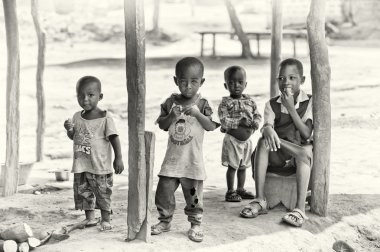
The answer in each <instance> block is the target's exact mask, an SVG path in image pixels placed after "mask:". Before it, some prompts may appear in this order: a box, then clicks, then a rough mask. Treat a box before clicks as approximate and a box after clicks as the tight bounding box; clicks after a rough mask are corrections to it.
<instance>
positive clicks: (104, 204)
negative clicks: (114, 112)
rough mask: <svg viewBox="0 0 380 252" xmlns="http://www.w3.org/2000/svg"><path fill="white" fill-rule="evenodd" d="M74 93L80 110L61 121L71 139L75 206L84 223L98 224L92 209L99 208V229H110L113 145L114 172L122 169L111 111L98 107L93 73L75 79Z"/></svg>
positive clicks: (98, 88) (100, 96)
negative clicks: (83, 214)
mask: <svg viewBox="0 0 380 252" xmlns="http://www.w3.org/2000/svg"><path fill="white" fill-rule="evenodd" d="M76 92H77V99H78V103H79V105H80V106H81V107H82V108H83V110H82V111H79V112H77V113H75V114H74V116H73V119H72V120H70V119H68V120H66V121H65V123H64V127H65V129H66V130H67V136H68V137H69V138H70V139H71V140H73V141H74V162H73V168H72V172H73V173H74V200H75V209H80V210H84V211H85V214H86V219H85V220H84V221H83V224H84V225H85V226H95V225H97V222H98V221H97V220H96V219H95V212H94V209H95V208H98V209H100V211H101V222H100V225H101V228H100V230H101V231H103V230H109V229H112V226H111V224H110V214H111V194H112V185H113V179H112V165H111V163H112V148H113V150H114V154H115V159H114V161H113V168H114V169H115V173H116V174H120V173H121V172H122V171H123V170H124V165H123V160H122V156H121V147H120V140H119V136H118V134H117V131H116V128H115V124H114V122H113V120H112V117H111V116H110V114H109V113H108V112H107V111H105V110H101V109H100V108H98V102H99V101H100V100H101V99H103V94H102V92H101V83H100V80H99V79H97V78H96V77H93V76H85V77H82V78H80V79H79V80H78V82H77V86H76Z"/></svg>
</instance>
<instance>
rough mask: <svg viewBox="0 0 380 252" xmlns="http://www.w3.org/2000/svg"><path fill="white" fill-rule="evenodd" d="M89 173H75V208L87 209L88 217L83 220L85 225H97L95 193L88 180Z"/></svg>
mask: <svg viewBox="0 0 380 252" xmlns="http://www.w3.org/2000/svg"><path fill="white" fill-rule="evenodd" d="M89 175H90V174H89V173H86V172H83V173H75V174H74V200H75V209H80V210H84V211H85V215H86V219H85V220H83V221H82V223H83V225H85V226H93V225H96V223H97V220H96V219H95V211H94V209H95V202H96V198H95V193H94V191H93V190H92V187H91V183H90V181H88V177H89Z"/></svg>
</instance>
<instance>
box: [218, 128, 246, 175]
mask: <svg viewBox="0 0 380 252" xmlns="http://www.w3.org/2000/svg"><path fill="white" fill-rule="evenodd" d="M252 151H253V146H252V141H251V140H250V139H248V140H246V141H240V140H237V139H236V138H235V137H233V136H231V135H229V134H225V136H224V139H223V147H222V165H223V166H230V167H232V168H234V169H247V168H249V167H251V166H252V164H251V155H252Z"/></svg>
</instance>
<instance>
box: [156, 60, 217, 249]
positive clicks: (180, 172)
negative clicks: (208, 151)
mask: <svg viewBox="0 0 380 252" xmlns="http://www.w3.org/2000/svg"><path fill="white" fill-rule="evenodd" d="M203 71H204V67H203V64H202V62H201V61H200V60H198V59H197V58H193V57H187V58H183V59H181V60H180V61H178V63H177V64H176V67H175V76H174V83H175V84H176V85H177V86H178V88H179V91H180V94H172V95H171V96H170V97H169V98H167V99H166V101H165V102H164V103H163V104H161V114H160V116H159V117H158V119H157V123H158V125H159V127H160V129H162V130H165V131H169V140H168V146H167V150H166V155H165V159H164V161H163V164H162V166H161V171H160V173H159V174H158V176H159V181H158V185H157V190H156V198H155V203H156V206H157V210H158V212H159V215H160V216H159V218H158V219H159V220H160V222H159V223H158V224H156V225H154V226H152V231H151V232H152V235H158V234H161V233H162V232H167V231H169V230H170V227H171V225H170V222H171V220H172V218H173V213H174V209H175V198H174V193H175V191H176V190H177V188H178V186H179V185H180V184H181V187H182V191H183V195H184V197H185V200H186V207H185V209H184V210H185V214H186V215H187V216H188V221H189V222H190V223H191V228H190V229H189V231H188V237H189V239H190V240H192V241H196V242H201V241H202V240H203V231H202V230H201V228H200V224H201V222H202V214H203V180H205V179H206V173H205V168H204V163H203V151H202V143H203V135H204V131H205V130H206V131H212V130H214V129H215V128H216V127H218V124H217V123H216V122H215V120H214V117H213V116H214V114H213V110H212V106H211V105H210V104H209V102H208V101H207V100H206V99H205V98H203V97H202V96H201V95H200V94H199V93H198V90H199V88H200V87H201V86H202V84H203V82H204V81H205V79H204V78H203Z"/></svg>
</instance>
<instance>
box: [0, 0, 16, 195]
mask: <svg viewBox="0 0 380 252" xmlns="http://www.w3.org/2000/svg"><path fill="white" fill-rule="evenodd" d="M3 8H4V23H5V32H6V38H7V59H8V61H7V90H6V92H7V95H6V104H7V108H6V120H7V126H6V135H7V137H6V158H5V169H4V188H3V196H10V195H13V194H15V193H16V192H17V184H18V183H17V182H18V162H19V129H20V112H19V97H20V87H19V85H20V54H19V36H18V22H17V11H16V1H14V0H3Z"/></svg>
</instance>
